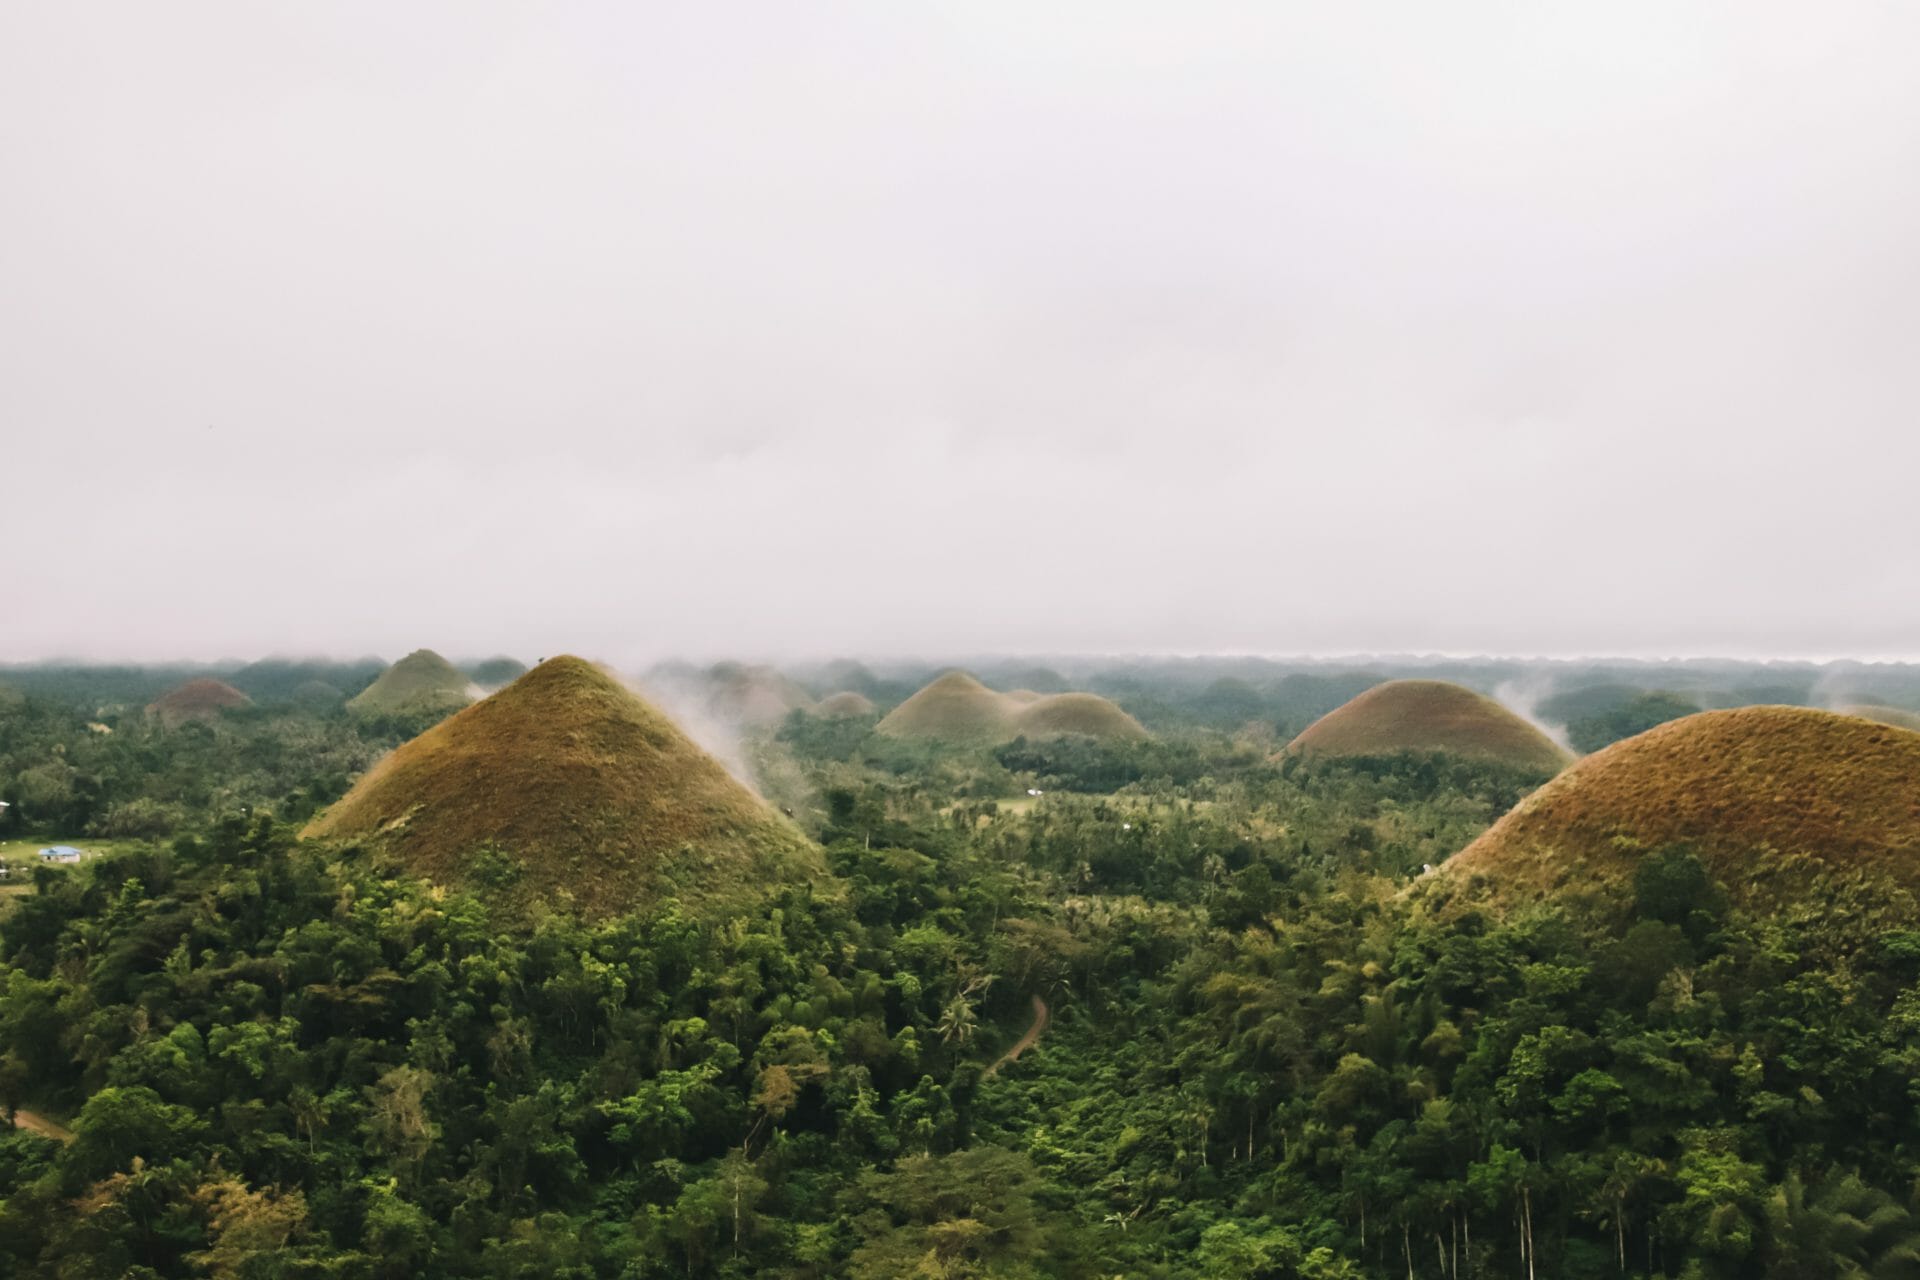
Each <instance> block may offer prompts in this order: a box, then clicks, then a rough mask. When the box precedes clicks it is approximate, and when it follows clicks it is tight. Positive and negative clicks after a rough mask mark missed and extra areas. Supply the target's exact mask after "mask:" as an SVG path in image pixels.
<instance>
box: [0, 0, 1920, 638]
mask: <svg viewBox="0 0 1920 1280" xmlns="http://www.w3.org/2000/svg"><path fill="white" fill-rule="evenodd" d="M1916 49H1920V5H1913V4H1908V3H1888V4H1882V5H1867V4H1846V3H1842V4H1831V5H1815V4H1809V3H1793V4H1783V3H1758V2H1756V0H1740V2H1738V3H1726V4H1704V3H1688V4H1674V3H1670V2H1666V0H1663V2H1662V3H1654V4H1622V3H1609V4H1574V3H1568V4H1548V3H1542V2H1541V0H1524V2H1516V3H1512V4H1472V3H1449V4H1433V3H1428V2H1426V0H1422V2H1420V3H1405V4H1386V3H1339V4H1331V3H1313V4H1305V3H1301V4H1278V3H1258V4H1248V5H1244V6H1211V5H1204V4H1192V3H1187V4H1166V3H1154V4H1137V5H1136V4H1116V3H1112V2H1111V0H1103V2H1102V3H1098V4H1094V3H1084V4H1055V5H1034V4H1032V3H1020V4H1013V3H1008V4H992V3H977V2H976V3H968V4H951V5H945V4H927V3H900V2H899V0H888V2H886V3H874V4H839V5H811V4H797V3H767V4H762V5H731V4H724V3H710V2H703V3H698V4H691V3H690V4H684V5H674V6H662V5H641V4H630V3H622V4H604V5H601V4H592V5H589V4H573V5H529V4H525V3H518V2H516V3H512V4H484V3H475V0H458V3H445V4H429V3H421V2H419V0H408V2H407V3H394V2H393V0H377V2H373V3H361V4H354V3H341V2H339V0H328V2H327V3H311V2H309V0H301V2H300V3H264V2H263V0H244V2H235V3H224V4H211V3H191V2H181V3H168V4H154V3H150V2H148V0H141V2H140V3H125V4H104V3H73V2H72V0H16V2H14V3H9V4H7V5H5V6H4V7H0V486H3V491H4V502H0V530H4V535H3V537H4V541H3V543H0V547H3V549H4V554H0V575H3V577H0V659H24V658H35V657H43V656H51V655H56V654H63V655H84V656H94V657H135V656H146V657H184V656H198V657H215V656H222V655H235V656H252V655H257V654H261V653H265V652H271V651H293V652H323V651H326V652H337V653H364V652H377V653H383V654H385V655H387V656H389V657H392V656H396V655H397V654H399V653H402V652H404V651H406V650H408V649H411V648H414V647H416V646H420V645H430V646H433V647H436V648H439V649H442V650H444V651H448V652H457V653H477V652H484V651H494V650H505V651H508V652H513V653H517V654H520V655H522V656H527V657H532V656H537V655H539V654H545V653H551V652H554V651H556V650H561V649H572V650H578V651H582V652H589V653H593V654H596V655H600V656H605V657H610V658H634V659H638V658H642V657H649V656H659V655H663V654H666V653H670V652H687V653H690V654H694V655H707V656H719V655H724V654H740V655H746V656H775V655H781V654H792V655H800V654H829V653H833V652H858V653H864V654H886V653H904V652H918V653H931V654H940V653H959V652H976V651H985V650H1005V651H1018V650H1027V651H1043V650H1044V651H1056V652H1058V651H1084V652H1113V651H1170V652H1185V651H1207V652H1223V651H1235V652H1268V653H1307V652H1321V653H1328V652H1347V651H1410V650H1420V651H1446V652H1458V653H1465V652H1506V653H1526V654H1539V653H1558V654H1572V653H1588V654H1591V653H1639V654H1668V653H1674V654H1703V653H1716V654H1734V655H1768V654H1780V655H1841V654H1850V655H1857V656H1875V655H1914V654H1920V501H1917V499H1920V230H1917V229H1920V75H1916V74H1915V70H1914V67H1915V63H1914V59H1915V51H1916Z"/></svg>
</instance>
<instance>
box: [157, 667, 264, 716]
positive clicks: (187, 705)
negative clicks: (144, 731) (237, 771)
mask: <svg viewBox="0 0 1920 1280" xmlns="http://www.w3.org/2000/svg"><path fill="white" fill-rule="evenodd" d="M252 701H253V699H252V698H249V697H248V696H247V695H246V694H244V693H242V692H240V691H239V690H238V689H236V688H234V687H233V686H232V685H230V684H228V683H227V682H226V681H224V680H215V679H213V678H212V677H211V676H202V677H201V678H200V679H198V680H189V681H187V682H186V683H185V684H183V685H181V686H179V687H178V688H176V689H169V690H168V691H167V692H165V693H163V694H161V695H160V696H159V697H158V698H156V699H155V700H154V701H152V702H150V703H148V704H147V714H148V715H150V716H152V717H153V718H154V719H156V720H158V721H159V722H160V723H161V724H163V725H165V726H167V728H169V729H171V728H174V727H175V726H177V725H182V724H185V723H186V722H187V721H189V720H215V719H218V718H219V716H220V713H221V712H222V711H225V710H227V709H228V708H229V707H244V706H246V705H248V704H249V703H251V702H252Z"/></svg>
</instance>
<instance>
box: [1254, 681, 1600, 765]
mask: <svg viewBox="0 0 1920 1280" xmlns="http://www.w3.org/2000/svg"><path fill="white" fill-rule="evenodd" d="M1286 750H1287V753H1288V754H1303V755H1323V756H1384V755H1396V754H1398V753H1400V752H1403V751H1441V752H1446V753H1448V754H1450V755H1457V756H1466V757H1471V758H1475V759H1483V760H1493V761H1497V762H1499V763H1502V764H1509V765H1513V766H1516V767H1519V768H1526V769H1537V770H1539V771H1541V772H1545V773H1552V772H1556V771H1558V770H1559V769H1560V768H1561V767H1562V766H1564V765H1565V764H1566V763H1567V761H1568V760H1569V759H1570V758H1571V757H1570V756H1569V754H1568V753H1567V751H1566V750H1564V749H1563V748H1562V747H1561V746H1560V745H1559V744H1558V743H1556V742H1554V741H1553V739H1551V738H1549V737H1548V736H1547V735H1546V734H1544V733H1542V732H1540V730H1538V729H1536V728H1534V727H1533V726H1532V725H1531V724H1528V723H1527V722H1526V721H1525V720H1523V719H1521V718H1520V717H1519V716H1517V715H1515V714H1514V713H1513V712H1511V711H1509V710H1507V709H1506V708H1505V707H1503V706H1501V705H1500V704H1499V703H1498V702H1495V701H1494V700H1493V699H1492V698H1489V697H1487V696H1486V695H1484V694H1479V693H1475V692H1474V691H1473V690H1471V689H1468V688H1465V687H1463V686H1461V685H1457V684H1449V683H1447V682H1446V681H1444V680H1390V681H1388V682H1387V683H1385V684H1379V685H1375V686H1374V687H1373V688H1371V689H1368V690H1367V691H1366V692H1365V693H1363V694H1361V695H1360V696H1359V697H1357V698H1355V699H1353V700H1352V701H1351V702H1348V703H1347V704H1346V705H1344V706H1341V707H1338V708H1336V709H1335V710H1333V711H1329V712H1328V713H1327V714H1326V715H1324V716H1322V717H1321V718H1320V719H1318V720H1316V721H1314V722H1313V723H1312V724H1311V725H1309V726H1308V727H1307V729H1306V730H1305V731H1304V732H1303V733H1301V734H1300V736H1299V737H1297V738H1295V739H1294V740H1293V741H1292V742H1291V743H1289V744H1288V745H1287V748H1286Z"/></svg>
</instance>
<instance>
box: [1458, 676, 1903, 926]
mask: <svg viewBox="0 0 1920 1280" xmlns="http://www.w3.org/2000/svg"><path fill="white" fill-rule="evenodd" d="M1674 845H1684V846H1686V847H1688V848H1690V849H1691V850H1692V851H1693V852H1694V853H1695V854H1696V855H1698V856H1699V857H1700V858H1701V860H1702V861H1703V862H1705V863H1706V864H1707V866H1708V868H1709V869H1710V870H1711V871H1712V872H1713V873H1714V874H1715V875H1716V876H1718V877H1719V878H1720V880H1721V881H1722V882H1723V883H1725V884H1726V885H1727V887H1728V890H1729V892H1731V893H1732V894H1733V895H1734V896H1735V897H1736V898H1739V899H1742V900H1753V899H1761V900H1773V901H1778V900H1781V899H1782V898H1783V897H1786V896H1790V895H1792V894H1794V893H1797V892H1803V891H1804V890H1805V889H1806V888H1807V887H1808V886H1809V885H1810V884H1811V883H1812V882H1813V881H1814V880H1815V879H1816V878H1817V877H1820V878H1827V879H1831V878H1832V877H1833V876H1834V875H1835V873H1838V875H1839V876H1840V877H1841V878H1843V879H1844V878H1864V879H1865V880H1867V881H1869V882H1872V883H1877V884H1881V885H1883V886H1884V885H1887V884H1893V885H1898V886H1901V887H1904V888H1906V889H1909V890H1913V889H1920V734H1915V733H1909V732H1907V731H1905V730H1902V729H1895V728H1891V727H1889V726H1887V725H1882V724H1875V723H1873V722H1871V721H1868V720H1861V719H1858V718H1856V717H1852V716H1842V715H1835V714H1834V713H1832V712H1829V711H1811V710H1808V709H1806V708H1804V707H1743V708H1740V709H1738V710H1732V711H1707V712H1702V713H1700V714H1699V715H1691V716H1686V717H1684V718H1682V719H1679V720H1672V721H1669V722H1667V723H1666V724H1663V725H1661V726H1659V727H1658V728H1655V729H1650V730H1648V731H1647V732H1646V733H1643V734H1640V735H1639V736H1637V737H1633V738H1628V739H1626V740H1625V741H1623V742H1616V743H1614V744H1613V745H1612V746H1610V747H1608V748H1606V749H1605V750H1603V751H1598V752H1596V753H1594V754H1593V755H1591V756H1588V757H1587V758H1586V759H1584V760H1582V761H1580V762H1579V763H1578V764H1576V765H1574V766H1573V767H1572V768H1570V769H1568V770H1567V771H1566V772H1565V773H1563V774H1561V775H1560V776H1559V777H1558V778H1555V779H1554V780H1553V781H1552V782H1549V783H1548V784H1547V785H1546V786H1544V787H1541V788H1540V789H1539V790H1538V791H1536V792H1534V793H1533V794H1532V795H1531V796H1529V797H1527V798H1526V799H1525V800H1523V801H1521V802H1520V804H1519V806H1518V807H1516V808H1515V809H1514V810H1513V811H1512V812H1511V813H1509V814H1507V815H1506V816H1505V817H1504V818H1502V819H1501V820H1500V821H1499V822H1497V823H1495V824H1494V826H1493V827H1492V829H1491V830H1489V831H1488V832H1487V833H1486V834H1485V835H1483V836H1481V837H1480V838H1479V839H1478V840H1476V841H1474V842H1473V843H1472V844H1470V845H1468V846H1467V847H1466V848H1465V849H1464V850H1462V851H1461V852H1459V853H1458V854H1455V855H1454V856H1453V857H1452V858H1451V859H1449V860H1448V861H1447V863H1446V864H1445V866H1444V868H1443V875H1444V877H1445V879H1446V880H1447V881H1449V882H1451V883H1454V884H1469V883H1473V882H1474V881H1475V878H1476V877H1480V878H1483V879H1482V880H1480V881H1479V883H1480V885H1481V887H1483V888H1486V889H1487V890H1488V891H1490V892H1491V893H1492V894H1493V895H1494V896H1495V897H1496V898H1500V899H1506V900H1510V901H1517V900H1530V899H1536V898H1539V897H1541V896H1544V895H1546V894H1548V893H1550V892H1553V891H1555V890H1558V889H1571V890H1575V891H1587V890H1593V889H1597V890H1605V889H1607V888H1608V887H1609V886H1617V885H1620V884H1622V883H1625V882H1626V881H1627V880H1628V879H1629V878H1630V877H1631V876H1632V873H1633V869H1634V867H1635V865H1636V864H1637V862H1638V859H1639V858H1640V856H1641V855H1642V854H1643V853H1644V852H1646V851H1650V850H1658V849H1661V848H1664V847H1667V846H1674Z"/></svg>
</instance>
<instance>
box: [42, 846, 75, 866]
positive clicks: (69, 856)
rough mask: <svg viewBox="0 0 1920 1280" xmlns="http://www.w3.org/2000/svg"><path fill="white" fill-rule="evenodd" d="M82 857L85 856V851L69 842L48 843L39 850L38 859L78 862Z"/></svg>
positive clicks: (43, 860)
mask: <svg viewBox="0 0 1920 1280" xmlns="http://www.w3.org/2000/svg"><path fill="white" fill-rule="evenodd" d="M84 857H86V854H85V853H83V852H82V851H81V850H79V849H76V848H74V847H73V846H72V845H70V844H56V845H49V846H47V847H46V848H44V849H42V850H41V851H40V861H42V862H63V863H72V862H78V861H80V859H82V858H84Z"/></svg>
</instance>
